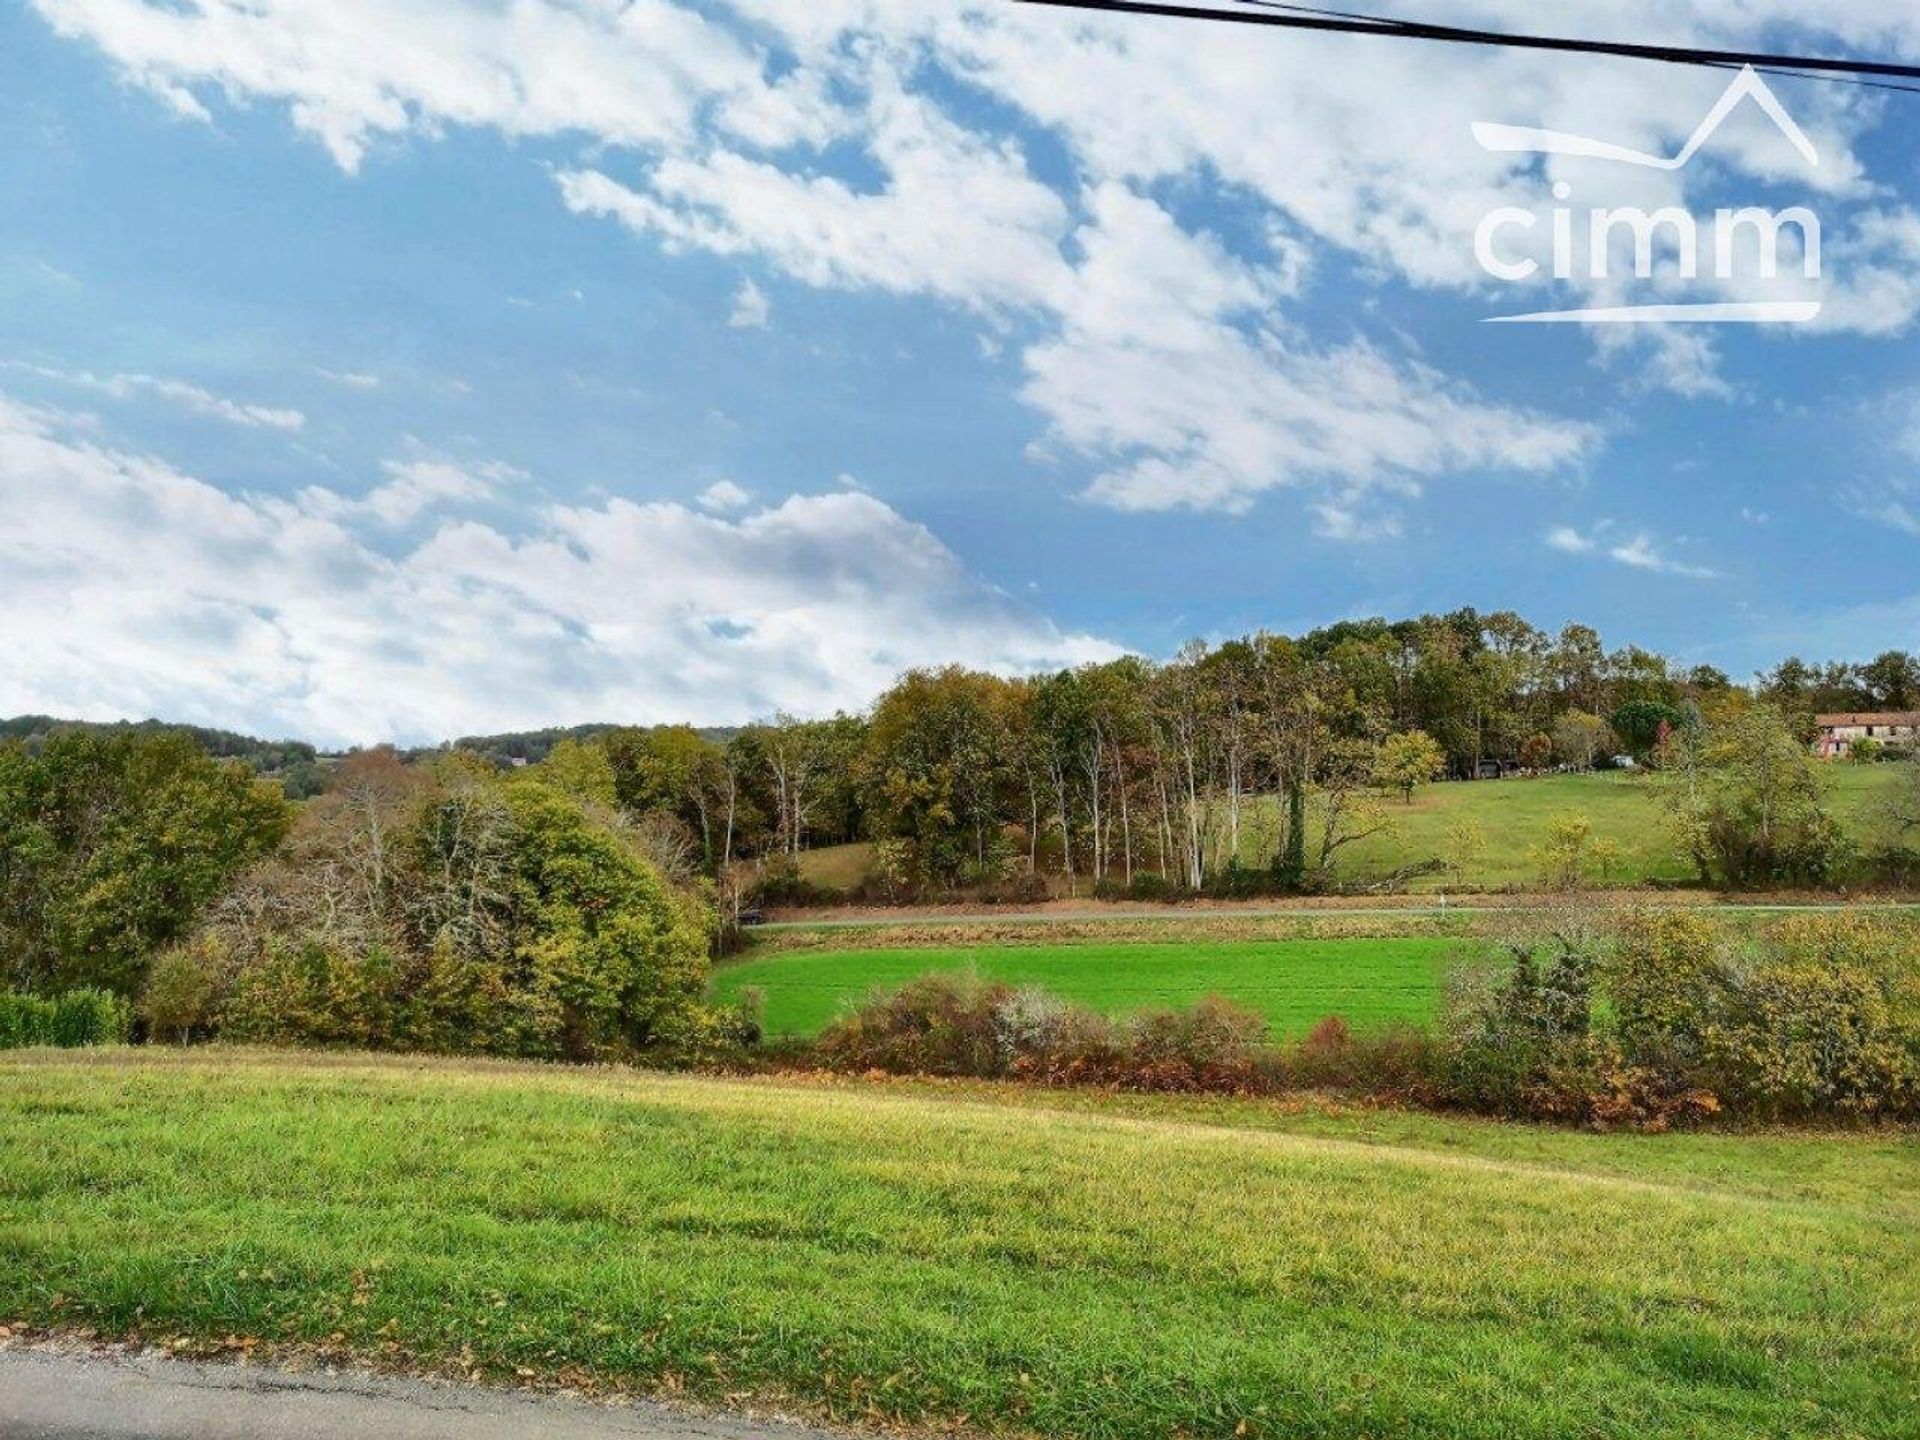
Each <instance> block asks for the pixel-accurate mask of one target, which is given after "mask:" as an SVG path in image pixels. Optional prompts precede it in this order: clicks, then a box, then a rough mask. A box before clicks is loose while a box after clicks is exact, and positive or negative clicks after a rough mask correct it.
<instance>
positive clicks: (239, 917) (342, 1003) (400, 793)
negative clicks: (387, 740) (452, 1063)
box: [148, 752, 751, 1063]
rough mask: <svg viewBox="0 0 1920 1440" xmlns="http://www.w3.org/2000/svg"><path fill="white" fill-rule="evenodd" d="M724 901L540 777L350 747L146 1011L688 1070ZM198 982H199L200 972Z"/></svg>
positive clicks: (241, 1026) (208, 1022)
mask: <svg viewBox="0 0 1920 1440" xmlns="http://www.w3.org/2000/svg"><path fill="white" fill-rule="evenodd" d="M712 928H713V926H712V918H711V915H710V913H709V912H708V911H707V910H706V909H705V908H703V907H702V905H701V904H699V903H698V902H697V901H696V899H695V898H694V897H693V896H691V895H689V894H687V893H686V892H684V891H682V890H680V889H677V888H675V887H674V886H673V885H672V884H670V883H669V882H668V881H667V880H666V879H665V878H664V877H663V876H662V874H661V873H660V871H659V870H658V869H657V868H656V867H655V865H653V864H652V863H651V862H649V861H648V860H647V858H646V857H645V856H644V855H643V854H642V853H641V851H640V850H639V849H638V848H637V846H636V843H635V840H634V837H633V836H632V835H631V834H629V833H627V831H625V830H624V829H622V828H621V827H620V826H618V825H617V824H615V823H612V822H611V821H610V820H609V818H608V817H606V816H604V815H603V814H602V813H601V812H599V811H598V810H596V809H595V808H594V807H593V804H592V803H591V802H590V801H589V800H583V799H581V798H579V797H578V796H577V795H575V794H572V793H570V792H569V791H567V790H566V789H564V788H558V787H556V786H554V785H552V784H549V783H548V782H547V781H546V779H545V778H544V777H543V776H542V775H541V774H540V773H538V772H537V771H531V770H530V771H526V772H522V773H520V774H519V775H516V776H513V777H511V778H505V779H503V778H500V777H498V776H496V775H495V774H493V773H492V772H491V771H490V770H488V769H486V768H484V767H475V766H473V765H472V764H471V763H469V762H466V761H464V760H461V759H460V758H458V757H454V758H452V759H449V760H446V761H443V762H440V763H439V764H438V765H436V766H434V767H429V768H426V769H422V768H420V767H409V766H403V765H401V764H400V763H399V762H398V760H397V759H396V758H395V757H393V756H392V755H391V754H386V755H382V754H380V753H377V752H376V753H373V754H369V755H364V756H358V757H355V759H354V760H353V761H350V762H349V763H348V764H347V765H346V766H343V767H342V771H341V775H340V777H339V780H338V782H337V784H336V785H335V787H334V789H333V790H332V791H330V792H329V793H328V794H327V795H326V796H324V797H322V798H321V799H320V800H318V801H315V802H314V803H313V804H312V805H311V806H309V807H308V809H307V810H306V811H305V812H304V813H303V815H302V817H301V820H300V824H299V827H298V828H297V830H296V832H295V834H294V836H293V837H292V839H291V841H290V842H289V845H288V847H287V850H286V852H285V853H284V854H283V855H282V856H280V857H277V858H276V859H275V860H274V861H271V862H269V863H268V864H266V865H264V866H261V867H258V868H257V869H256V870H255V871H254V872H252V873H251V874H250V875H249V876H248V877H247V878H246V880H245V881H244V882H243V884H242V885H241V886H239V887H238V889H237V890H236V891H235V892H234V893H233V894H231V895H230V896H228V897H227V899H226V900H225V901H224V902H223V903H222V905H221V907H220V909H219V911H218V912H217V913H216V915H215V916H214V918H213V922H212V923H211V924H210V925H209V926H208V927H206V928H205V929H204V930H203V931H202V932H201V933H200V934H198V935H197V936H196V937H195V939H194V941H193V942H192V944H190V945H189V946H187V947H184V948H183V949H182V950H181V951H179V952H178V953H177V954H176V955H175V956H173V957H171V958H169V960H168V962H167V967H166V971H165V974H164V976H163V977H162V978H164V980H165V984H164V986H161V987H158V988H154V987H150V991H149V996H148V1011H149V1017H150V1023H153V1024H154V1025H155V1026H156V1029H159V1030H161V1031H162V1032H163V1033H164V1032H168V1031H173V1032H179V1031H181V1030H184V1031H185V1032H187V1033H193V1031H194V1030H195V1029H196V1027H198V1028H201V1029H203V1030H204V1029H213V1030H217V1031H218V1033H220V1034H221V1035H223V1036H225V1037H227V1038H231V1039H236V1040H251V1041H258V1042H264V1043H272V1044H308V1045H329V1046H335V1045H337V1046H355V1047H361V1048H368V1049H407V1050H435V1051H446V1052H452V1053H467V1054H491V1055H513V1056H523V1057H527V1058H531V1059H570V1060H605V1059H629V1058H646V1059H649V1060H653V1061H656V1062H658V1061H667V1062H675V1063H691V1062H695V1061H701V1060H705V1059H708V1058H711V1057H714V1056H716V1055H718V1054H719V1053H720V1052H721V1051H723V1050H725V1049H727V1048H729V1047H733V1046H736V1045H738V1044H739V1043H742V1038H741V1037H743V1036H746V1035H747V1034H748V1032H749V1031H750V1029H751V1026H750V1025H749V1024H747V1023H746V1022H745V1021H744V1020H743V1019H742V1017H739V1016H737V1015H735V1014H733V1013H732V1012H722V1011H716V1010H713V1009H712V1008H710V1007H709V1006H708V1005H707V1004H706V1002H705V989H706V981H707V971H708V948H709V938H710V935H711V933H712ZM196 972H198V973H196Z"/></svg>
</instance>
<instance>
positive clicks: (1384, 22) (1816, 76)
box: [1234, 0, 1920, 95]
mask: <svg viewBox="0 0 1920 1440" xmlns="http://www.w3.org/2000/svg"><path fill="white" fill-rule="evenodd" d="M1234 3H1235V4H1239V5H1254V6H1258V7H1259V8H1260V9H1262V10H1284V11H1289V12H1292V13H1294V14H1298V15H1316V16H1322V17H1327V18H1331V19H1335V20H1355V21H1360V22H1362V23H1363V24H1364V26H1365V28H1366V29H1369V30H1381V31H1386V32H1389V33H1391V34H1393V35H1396V36H1398V37H1399V38H1401V39H1409V38H1412V39H1422V38H1426V39H1437V38H1440V37H1439V36H1437V35H1426V36H1423V35H1420V34H1417V33H1415V34H1410V33H1409V31H1410V30H1411V28H1412V27H1414V26H1416V25H1418V24H1419V23H1420V22H1418V21H1409V20H1396V19H1393V18H1391V17H1388V16H1384V15H1361V14H1358V13H1356V12H1354V11H1352V10H1329V9H1327V8H1326V7H1325V6H1323V5H1297V4H1286V3H1284V0H1234ZM1429 28H1430V29H1432V30H1436V31H1437V30H1452V29H1454V28H1455V27H1452V26H1437V25H1436V26H1431V27H1429ZM1355 33H1359V32H1357V31H1356V32H1355ZM1474 33H1476V32H1467V31H1462V32H1460V34H1461V38H1462V39H1465V38H1466V37H1467V36H1468V35H1470V34H1474ZM1477 33H1479V34H1482V35H1487V36H1491V35H1492V34H1493V33H1494V32H1492V31H1483V32H1477ZM1486 43H1489V44H1490V43H1492V41H1491V39H1489V40H1488V41H1486ZM1675 63H1679V62H1677V61H1676V62H1675ZM1690 63H1697V64H1700V65H1703V66H1711V67H1712V68H1714V69H1721V70H1735V69H1738V68H1739V64H1737V63H1736V62H1734V61H1732V60H1720V61H1707V60H1700V61H1695V62H1690ZM1744 63H1748V64H1751V63H1752V62H1750V61H1748V62H1744ZM1753 68H1754V69H1755V70H1757V71H1758V72H1759V73H1760V74H1762V75H1777V76H1780V77H1783V78H1785V79H1789V80H1820V81H1825V82H1827V83H1828V84H1833V85H1859V86H1864V87H1865V88H1867V89H1869V90H1899V91H1902V92H1903V93H1905V94H1908V95H1920V86H1914V85H1900V84H1895V83H1893V82H1890V81H1887V80H1870V79H1868V78H1866V77H1865V76H1863V75H1847V74H1836V73H1833V72H1816V71H1812V70H1789V69H1784V68H1781V67H1779V66H1774V65H1754V66H1753Z"/></svg>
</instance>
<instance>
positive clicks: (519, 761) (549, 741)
mask: <svg viewBox="0 0 1920 1440" xmlns="http://www.w3.org/2000/svg"><path fill="white" fill-rule="evenodd" d="M624 728H626V727H624V726H620V725H615V724H612V723H600V724H591V725H569V726H550V727H548V728H547V729H544V730H515V731H510V732H508V733H505V734H501V735H462V736H461V737H460V738H459V739H457V740H451V741H447V742H445V743H444V744H440V745H419V746H414V747H412V748H410V749H403V750H402V751H401V754H403V755H404V756H406V758H408V759H409V760H414V759H418V758H420V757H422V756H425V755H431V754H434V753H435V752H437V751H441V750H466V751H471V752H472V753H474V754H476V755H484V756H486V757H487V758H488V759H490V760H492V761H493V762H494V764H496V765H499V766H502V767H506V766H512V765H535V764H538V763H539V762H540V761H542V760H544V759H546V758H547V755H548V753H549V752H551V751H552V749H553V747H554V746H555V745H558V744H559V743H560V742H561V741H562V740H592V739H595V738H597V737H599V736H601V735H605V734H607V733H608V732H609V731H612V730H620V729H624ZM73 730H85V731H94V732H98V733H101V734H117V733H122V732H130V733H133V734H154V733H158V732H161V731H177V732H179V733H181V734H184V735H187V736H189V737H191V739H192V740H193V742H194V743H195V744H196V745H198V746H199V747H200V748H201V749H202V750H205V751H206V752H207V753H208V754H209V755H212V756H215V757H217V758H219V759H222V760H244V761H245V762H246V763H247V764H248V765H250V766H252V767H253V768H254V769H255V770H257V771H258V772H259V773H260V774H262V775H264V776H269V777H271V778H273V779H277V780H279V781H280V782H281V783H282V784H283V785H284V786H285V788H286V791H287V794H288V795H289V796H290V797H291V798H293V799H304V798H305V797H307V796H309V795H317V794H319V793H320V791H321V790H323V789H324V788H325V787H326V777H327V771H328V770H329V769H330V768H331V767H332V765H333V763H334V762H337V761H338V760H339V758H340V755H339V753H338V752H328V751H324V750H321V749H320V748H319V747H318V746H315V745H311V744H309V743H308V742H306V741H304V740H262V739H260V738H259V737H258V736H254V735H242V734H240V733H238V732H236V731H233V730H215V729H209V728H208V727H206V726H204V725H182V724H177V723H174V722H172V721H168V720H108V721H99V720H65V719H61V718H60V717H58V716H54V715H16V716H14V717H13V718H12V719H3V720H0V742H4V741H8V740H18V741H20V742H22V743H23V744H25V745H26V746H27V748H28V749H30V750H31V749H37V748H38V747H39V746H40V745H42V744H44V743H45V742H46V740H47V739H48V737H50V736H52V735H56V734H59V733H60V732H62V731H73ZM735 733H737V729H736V728H733V727H724V726H703V727H701V728H700V734H701V735H703V736H705V737H706V738H707V739H709V740H715V741H720V742H725V741H726V740H728V739H730V738H731V737H732V736H733V735H734V734H735Z"/></svg>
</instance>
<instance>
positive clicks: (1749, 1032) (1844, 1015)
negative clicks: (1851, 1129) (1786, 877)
mask: <svg viewBox="0 0 1920 1440" xmlns="http://www.w3.org/2000/svg"><path fill="white" fill-rule="evenodd" d="M1704 1049H1705V1058H1706V1063H1707V1065H1708V1066H1709V1067H1710V1069H1711V1070H1712V1071H1713V1072H1714V1074H1715V1075H1716V1077H1717V1078H1718V1080H1719V1083H1720V1084H1721V1086H1722V1087H1723V1088H1724V1089H1725V1090H1726V1092H1727V1093H1728V1095H1729V1096H1730V1098H1732V1099H1734V1100H1736V1101H1737V1102H1738V1103H1739V1104H1740V1105H1741V1106H1742V1108H1744V1109H1747V1110H1751V1111H1753V1112H1755V1113H1758V1114H1764V1115H1769V1116H1795V1115H1820V1114H1828V1113H1837V1114H1859V1115H1880V1114H1887V1115H1916V1114H1920V944H1917V943H1916V941H1915V939H1914V937H1913V935H1912V934H1911V933H1910V932H1904V931H1898V930H1895V929H1893V928H1891V927H1889V926H1888V925H1887V924H1886V923H1885V922H1883V921H1877V920H1871V919H1865V918H1861V917H1856V916H1850V915H1817V916H1804V917H1796V918H1794V919H1792V920H1788V921H1784V922H1782V923H1781V924H1779V925H1777V926H1775V927H1774V928H1773V930H1772V931H1771V932H1769V934H1768V935H1767V936H1766V937H1764V939H1763V942H1762V947H1761V952H1760V954H1759V955H1758V956H1757V957H1756V958H1755V959H1754V961H1753V962H1752V963H1751V964H1749V965H1747V966H1745V967H1743V968H1742V969H1741V970H1739V971H1737V972H1736V973H1734V974H1733V975H1732V976H1730V977H1729V983H1727V985H1726V986H1725V991H1724V993H1723V994H1722V995H1721V996H1719V997H1718V1004H1717V1005H1716V1007H1715V1013H1714V1014H1713V1016H1712V1020H1711V1022H1710V1025H1709V1027H1708V1029H1707V1033H1706V1035H1705V1037H1704Z"/></svg>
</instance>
